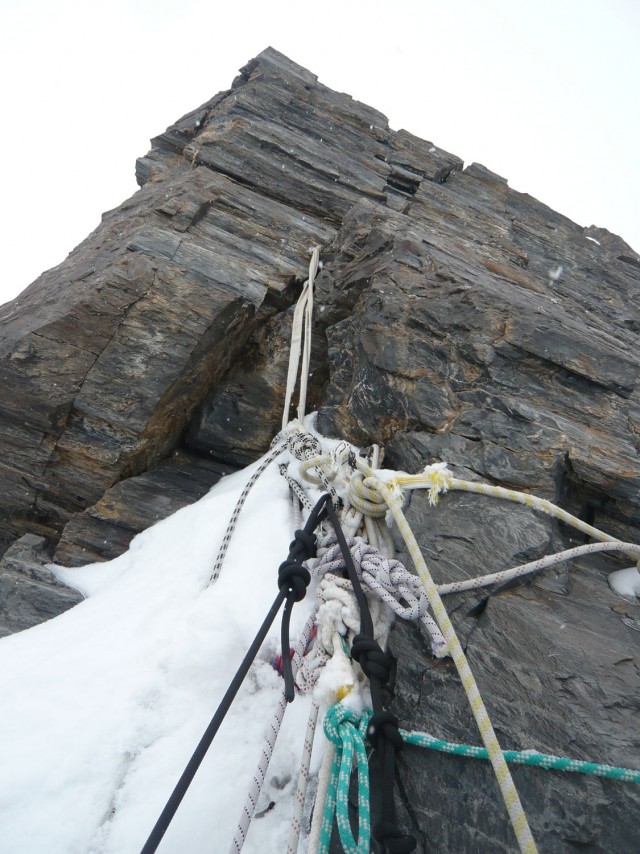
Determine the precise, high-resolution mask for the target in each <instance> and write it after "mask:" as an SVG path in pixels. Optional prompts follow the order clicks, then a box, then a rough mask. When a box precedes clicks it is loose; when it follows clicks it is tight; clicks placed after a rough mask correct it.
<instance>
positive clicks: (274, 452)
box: [207, 437, 286, 584]
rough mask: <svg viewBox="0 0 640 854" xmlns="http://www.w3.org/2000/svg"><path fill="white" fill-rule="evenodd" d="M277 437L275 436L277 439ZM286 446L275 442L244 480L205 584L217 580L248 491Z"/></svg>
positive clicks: (282, 442)
mask: <svg viewBox="0 0 640 854" xmlns="http://www.w3.org/2000/svg"><path fill="white" fill-rule="evenodd" d="M278 438H279V437H276V439H278ZM274 441H275V440H274ZM285 447H286V443H285V442H284V441H280V442H277V444H275V445H274V446H273V447H272V448H271V450H270V451H269V453H268V454H267V455H266V457H265V458H264V459H263V460H262V462H261V463H260V465H259V466H258V468H257V469H256V470H255V471H254V473H253V474H252V475H251V477H250V478H249V480H248V481H247V482H246V484H245V486H244V489H243V490H242V492H241V493H240V497H239V498H238V500H237V501H236V506H235V507H234V508H233V513H232V514H231V518H230V519H229V523H228V525H227V529H226V531H225V532H224V537H223V538H222V542H221V543H220V548H219V549H218V555H217V557H216V562H215V563H214V565H213V569H212V570H211V575H210V576H209V581H208V582H207V584H213V583H214V582H215V581H217V580H218V578H219V576H220V572H221V571H222V565H223V564H224V559H225V557H226V555H227V551H228V549H229V543H230V542H231V538H232V537H233V532H234V531H235V529H236V525H237V524H238V518H239V516H240V512H241V511H242V508H243V507H244V503H245V501H246V500H247V498H248V496H249V493H250V492H251V490H252V489H253V487H254V486H255V485H256V483H257V482H258V480H259V478H260V477H261V475H263V474H264V472H265V471H266V470H267V469H268V468H269V466H270V465H271V463H272V462H273V461H274V460H275V459H276V458H277V457H279V456H280V454H281V453H282V452H283V451H284V449H285Z"/></svg>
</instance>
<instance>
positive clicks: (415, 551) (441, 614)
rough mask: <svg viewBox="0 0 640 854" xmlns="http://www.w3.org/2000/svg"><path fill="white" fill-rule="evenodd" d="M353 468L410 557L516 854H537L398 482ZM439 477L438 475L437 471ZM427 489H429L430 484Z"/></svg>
mask: <svg viewBox="0 0 640 854" xmlns="http://www.w3.org/2000/svg"><path fill="white" fill-rule="evenodd" d="M357 467H358V469H359V471H361V472H362V473H363V474H364V475H365V478H366V481H367V486H369V487H371V486H372V485H373V483H375V484H376V486H377V488H378V490H379V491H380V493H381V495H382V496H383V497H384V499H385V501H386V504H387V506H388V507H389V510H390V511H391V513H392V515H393V518H394V519H395V521H396V524H397V526H398V529H399V530H400V533H401V534H402V537H403V539H404V541H405V543H406V545H407V549H408V550H409V554H410V555H411V560H412V561H413V564H414V566H415V568H416V571H417V573H418V575H419V577H420V580H421V582H422V585H423V587H424V590H425V594H426V596H427V599H428V600H429V604H430V605H431V609H432V611H433V614H434V617H435V618H436V621H437V623H438V625H439V627H440V630H441V632H442V634H443V636H444V638H445V640H446V641H447V644H448V647H449V653H450V655H451V657H452V658H453V661H454V663H455V665H456V668H457V670H458V674H459V676H460V679H461V681H462V685H463V687H464V690H465V693H466V695H467V698H468V700H469V704H470V705H471V709H472V711H473V716H474V718H475V720H476V723H477V724H478V729H479V730H480V735H481V737H482V741H483V742H484V745H485V747H486V748H487V753H488V754H489V759H490V761H491V764H492V766H493V770H494V772H495V775H496V777H497V779H498V784H499V786H500V791H501V792H502V797H503V798H504V802H505V804H506V807H507V811H508V813H509V817H510V819H511V823H512V825H513V829H514V830H515V833H516V838H517V840H518V844H519V846H520V850H521V851H522V852H523V854H535V852H537V848H536V844H535V842H534V839H533V836H532V834H531V830H530V829H529V824H528V822H527V818H526V816H525V814H524V809H523V808H522V804H521V802H520V797H519V796H518V792H517V791H516V787H515V784H514V782H513V779H512V777H511V772H510V771H509V768H508V766H507V763H506V761H505V759H504V755H503V753H502V749H501V747H500V744H499V743H498V739H497V736H496V734H495V731H494V729H493V726H492V724H491V721H490V720H489V715H488V714H487V710H486V708H485V705H484V702H483V700H482V697H481V696H480V692H479V690H478V686H477V684H476V680H475V678H474V676H473V673H472V672H471V668H470V667H469V662H468V661H467V658H466V656H465V654H464V651H463V649H462V646H461V645H460V641H459V640H458V636H457V635H456V632H455V629H454V627H453V623H452V622H451V620H450V618H449V615H448V613H447V611H446V608H445V607H444V605H443V603H442V599H441V598H440V595H439V593H438V590H437V588H436V585H435V583H434V581H433V578H432V577H431V573H430V572H429V569H428V568H427V565H426V563H425V560H424V558H423V556H422V552H421V551H420V547H419V546H418V543H417V542H416V538H415V537H414V535H413V532H412V530H411V528H410V526H409V523H408V522H407V519H406V517H405V515H404V513H403V512H402V507H401V503H400V498H399V496H398V489H397V486H396V484H398V485H400V483H399V481H400V480H401V478H395V479H394V481H392V482H391V483H385V482H384V481H383V480H380V479H378V478H376V476H375V474H374V472H373V470H372V469H370V468H369V466H368V465H367V464H366V463H365V462H364V461H363V460H361V459H358V460H357ZM440 474H441V475H442V471H441V470H440ZM427 485H428V486H430V487H432V486H433V483H432V484H427ZM474 485H475V484H474ZM355 488H356V490H358V488H359V486H358V484H357V483H356V484H355ZM436 494H437V493H436ZM363 497H364V496H363ZM367 498H368V496H367Z"/></svg>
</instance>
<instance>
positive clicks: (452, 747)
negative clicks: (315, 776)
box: [318, 703, 640, 854]
mask: <svg viewBox="0 0 640 854" xmlns="http://www.w3.org/2000/svg"><path fill="white" fill-rule="evenodd" d="M371 714H372V713H371V709H366V710H365V711H364V712H363V714H362V715H360V716H359V715H356V714H354V713H353V712H352V711H350V710H349V709H347V708H346V706H344V705H343V704H342V703H338V704H336V705H335V706H331V707H330V708H329V709H327V714H326V715H325V719H324V732H325V735H326V736H327V738H328V739H329V741H331V742H332V743H333V744H334V745H335V749H336V750H335V757H334V760H333V766H332V768H331V779H330V782H329V789H328V792H327V800H326V802H325V808H324V814H323V819H322V829H321V832H320V843H319V848H318V854H328V852H329V845H330V842H331V831H332V828H333V822H334V817H335V820H336V823H337V826H338V831H339V834H340V842H341V844H342V847H343V849H344V851H345V852H346V854H369V843H370V838H371V814H370V807H369V769H368V762H367V752H366V748H365V740H366V733H367V726H368V724H369V719H370V718H371ZM399 732H400V735H401V736H402V740H403V741H404V742H405V743H406V744H413V745H415V746H416V747H428V748H429V749H431V750H439V751H441V752H442V753H449V754H451V755H453V756H466V757H470V758H471V759H488V758H489V754H488V752H487V749H486V748H485V747H476V746H474V745H472V744H460V743H457V742H453V741H444V740H443V739H441V738H435V737H434V736H432V735H429V733H426V732H408V731H407V730H404V729H401V730H399ZM503 754H504V758H505V760H506V761H507V762H510V763H512V764H514V765H532V766H534V767H536V768H545V769H546V770H555V771H573V772H576V773H579V774H591V775H594V776H596V777H605V778H607V779H609V780H620V781H622V782H625V783H640V771H634V770H633V769H631V768H618V767H616V766H615V765H603V764H601V763H599V762H584V761H582V760H581V759H564V758H562V757H561V756H551V755H549V754H547V753H538V752H537V751H535V750H504V751H503ZM354 755H355V759H356V767H357V771H358V841H357V842H356V840H355V839H354V837H353V834H352V832H351V824H350V822H349V784H350V781H351V770H352V766H353V759H354Z"/></svg>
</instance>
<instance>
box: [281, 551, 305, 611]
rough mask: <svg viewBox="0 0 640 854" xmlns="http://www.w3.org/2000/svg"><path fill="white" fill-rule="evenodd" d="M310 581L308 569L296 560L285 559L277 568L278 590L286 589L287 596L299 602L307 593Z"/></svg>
mask: <svg viewBox="0 0 640 854" xmlns="http://www.w3.org/2000/svg"><path fill="white" fill-rule="evenodd" d="M310 581H311V573H310V572H309V570H308V569H307V568H306V567H304V566H301V565H300V564H299V563H298V561H297V560H285V561H284V562H283V563H281V564H280V567H279V569H278V590H282V591H286V593H287V598H289V597H291V598H292V599H293V601H294V602H301V601H302V600H303V599H304V597H305V596H306V594H307V587H308V586H309V582H310Z"/></svg>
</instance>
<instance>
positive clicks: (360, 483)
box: [347, 471, 389, 519]
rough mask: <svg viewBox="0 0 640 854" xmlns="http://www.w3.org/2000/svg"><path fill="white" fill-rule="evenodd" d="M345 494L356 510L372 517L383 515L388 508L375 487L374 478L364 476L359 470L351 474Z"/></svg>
mask: <svg viewBox="0 0 640 854" xmlns="http://www.w3.org/2000/svg"><path fill="white" fill-rule="evenodd" d="M347 496H348V499H349V502H350V503H351V505H352V506H353V507H355V508H356V510H359V511H360V513H364V514H365V516H371V517H372V518H374V519H376V518H381V517H382V516H385V515H386V513H387V510H388V509H389V507H388V506H387V502H386V501H385V499H384V496H383V495H382V493H381V492H380V490H379V489H378V488H377V482H376V479H375V478H374V477H365V475H364V474H363V473H362V472H361V471H355V472H354V473H353V474H352V475H351V477H350V479H349V490H348V492H347Z"/></svg>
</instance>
